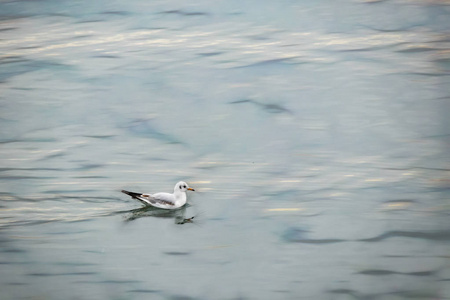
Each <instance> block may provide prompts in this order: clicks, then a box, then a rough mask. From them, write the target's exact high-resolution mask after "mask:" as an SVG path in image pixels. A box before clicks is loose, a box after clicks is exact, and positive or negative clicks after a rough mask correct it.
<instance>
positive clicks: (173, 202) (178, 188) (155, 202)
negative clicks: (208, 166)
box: [122, 181, 195, 209]
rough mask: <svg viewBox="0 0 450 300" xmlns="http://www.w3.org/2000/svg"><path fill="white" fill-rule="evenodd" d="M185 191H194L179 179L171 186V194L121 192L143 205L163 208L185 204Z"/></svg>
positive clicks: (174, 207) (172, 207)
mask: <svg viewBox="0 0 450 300" xmlns="http://www.w3.org/2000/svg"><path fill="white" fill-rule="evenodd" d="M186 191H195V190H194V189H192V188H190V187H189V186H188V185H187V183H186V182H184V181H180V182H178V183H177V184H176V185H175V187H174V188H173V194H170V193H156V194H141V193H134V192H129V191H125V190H122V193H124V194H127V195H129V196H131V197H133V198H134V199H138V200H139V201H141V202H142V203H144V204H145V205H151V206H154V207H158V208H164V209H176V208H179V207H182V206H183V205H185V204H186V200H187V197H186Z"/></svg>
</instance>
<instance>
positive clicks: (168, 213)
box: [118, 206, 195, 225]
mask: <svg viewBox="0 0 450 300" xmlns="http://www.w3.org/2000/svg"><path fill="white" fill-rule="evenodd" d="M118 214H125V222H131V221H134V220H137V219H139V218H144V217H155V218H169V219H170V218H173V219H174V221H175V224H179V225H182V224H186V223H193V222H194V221H193V220H194V217H195V216H192V217H190V218H186V206H183V207H181V208H179V209H174V210H167V209H159V208H155V207H153V206H144V207H141V208H137V209H132V210H127V211H121V212H118Z"/></svg>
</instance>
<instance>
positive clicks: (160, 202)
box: [143, 193, 175, 208]
mask: <svg viewBox="0 0 450 300" xmlns="http://www.w3.org/2000/svg"><path fill="white" fill-rule="evenodd" d="M143 196H146V197H144V198H145V199H148V201H150V204H151V205H153V206H156V207H161V208H173V207H174V206H175V196H174V195H173V194H169V193H157V194H153V195H143Z"/></svg>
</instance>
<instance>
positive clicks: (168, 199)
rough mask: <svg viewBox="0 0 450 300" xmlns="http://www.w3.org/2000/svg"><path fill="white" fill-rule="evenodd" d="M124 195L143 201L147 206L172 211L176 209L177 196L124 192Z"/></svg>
mask: <svg viewBox="0 0 450 300" xmlns="http://www.w3.org/2000/svg"><path fill="white" fill-rule="evenodd" d="M122 193H124V194H127V195H129V196H131V197H133V198H134V199H137V200H139V201H141V202H142V203H144V204H146V205H151V206H155V207H159V208H165V209H172V208H175V196H174V195H173V194H169V193H157V194H154V195H151V194H142V193H135V192H129V191H125V190H122Z"/></svg>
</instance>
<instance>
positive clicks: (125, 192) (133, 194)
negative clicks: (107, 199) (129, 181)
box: [122, 190, 142, 199]
mask: <svg viewBox="0 0 450 300" xmlns="http://www.w3.org/2000/svg"><path fill="white" fill-rule="evenodd" d="M122 193H124V194H127V195H129V196H131V197H133V198H135V199H138V197H140V196H142V194H141V193H135V192H129V191H125V190H122Z"/></svg>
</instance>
